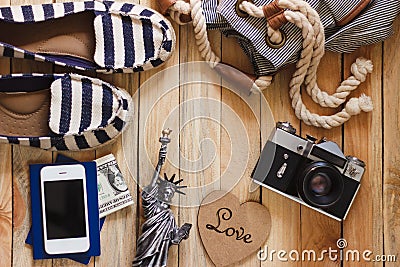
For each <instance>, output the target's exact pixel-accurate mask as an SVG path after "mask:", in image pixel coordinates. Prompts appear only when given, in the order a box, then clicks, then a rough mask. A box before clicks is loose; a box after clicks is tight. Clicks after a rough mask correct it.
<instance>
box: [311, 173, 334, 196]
mask: <svg viewBox="0 0 400 267" xmlns="http://www.w3.org/2000/svg"><path fill="white" fill-rule="evenodd" d="M310 187H311V190H312V191H313V192H314V193H315V194H316V195H318V196H325V195H327V194H328V193H329V192H330V191H331V187H332V182H331V179H330V178H329V176H327V175H326V174H324V173H317V174H316V175H314V176H313V177H312V178H311V180H310Z"/></svg>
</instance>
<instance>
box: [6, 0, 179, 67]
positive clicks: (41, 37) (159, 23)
mask: <svg viewBox="0 0 400 267" xmlns="http://www.w3.org/2000/svg"><path fill="white" fill-rule="evenodd" d="M174 47H175V32H174V30H173V28H172V26H171V25H170V23H169V22H168V20H166V19H165V18H164V17H163V16H162V15H160V14H159V13H157V12H156V11H154V10H152V9H150V8H147V7H143V6H140V5H136V4H128V3H121V2H118V3H117V2H112V1H103V2H100V1H85V2H67V3H55V4H42V5H27V6H11V7H1V8H0V56H1V55H2V56H6V57H15V58H26V59H34V60H38V61H46V62H51V63H55V64H57V65H61V66H67V67H73V68H76V69H79V70H95V71H98V72H104V73H111V72H124V73H129V72H137V71H143V70H148V69H151V68H154V67H157V66H159V65H161V64H162V63H163V62H165V61H166V60H168V58H169V57H170V56H171V53H172V52H173V50H174Z"/></svg>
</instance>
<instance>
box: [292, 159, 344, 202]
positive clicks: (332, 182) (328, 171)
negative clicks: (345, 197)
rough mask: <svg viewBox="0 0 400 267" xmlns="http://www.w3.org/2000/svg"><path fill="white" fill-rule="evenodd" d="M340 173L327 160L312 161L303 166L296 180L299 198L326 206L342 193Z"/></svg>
mask: <svg viewBox="0 0 400 267" xmlns="http://www.w3.org/2000/svg"><path fill="white" fill-rule="evenodd" d="M343 190H344V182H343V177H342V174H341V173H340V172H339V171H338V170H337V169H336V167H335V166H333V165H331V164H329V163H327V162H322V161H319V162H312V163H310V164H308V165H306V166H305V168H304V171H303V172H302V173H301V176H300V177H299V179H298V181H297V192H298V194H299V196H300V198H301V199H302V200H303V201H304V202H306V203H308V204H310V205H312V206H316V207H320V208H326V207H329V206H331V205H333V204H335V203H336V202H338V201H339V199H340V198H341V196H342V194H343Z"/></svg>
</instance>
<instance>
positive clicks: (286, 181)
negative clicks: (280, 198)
mask: <svg viewBox="0 0 400 267" xmlns="http://www.w3.org/2000/svg"><path fill="white" fill-rule="evenodd" d="M364 170H365V164H364V162H363V161H361V160H359V159H357V158H356V157H352V156H347V157H346V156H344V154H343V152H342V151H341V149H340V148H339V146H338V145H337V144H336V143H335V142H332V141H327V140H325V139H322V140H321V141H319V142H316V138H314V137H312V136H308V135H307V138H302V137H300V136H298V135H296V129H294V128H293V127H292V126H291V125H290V123H288V122H278V123H277V125H276V128H275V129H274V130H273V132H272V133H271V136H270V138H269V140H268V142H267V144H266V145H265V147H264V149H263V151H262V153H261V156H260V159H259V161H258V163H257V166H256V168H255V169H254V170H253V173H252V179H253V181H254V182H256V183H258V184H260V185H262V186H264V187H267V188H269V189H271V190H273V191H275V192H277V193H279V194H282V195H284V196H286V197H288V198H290V199H293V200H295V201H297V202H299V203H301V204H303V205H305V206H307V207H310V208H312V209H314V210H317V211H319V212H321V213H323V214H325V215H328V216H329V217H331V218H334V219H336V220H339V221H342V220H344V219H345V218H346V216H347V213H348V211H349V209H350V206H351V204H352V203H353V200H354V198H355V196H356V195H357V192H358V189H359V187H360V181H361V177H362V176H363V174H364Z"/></svg>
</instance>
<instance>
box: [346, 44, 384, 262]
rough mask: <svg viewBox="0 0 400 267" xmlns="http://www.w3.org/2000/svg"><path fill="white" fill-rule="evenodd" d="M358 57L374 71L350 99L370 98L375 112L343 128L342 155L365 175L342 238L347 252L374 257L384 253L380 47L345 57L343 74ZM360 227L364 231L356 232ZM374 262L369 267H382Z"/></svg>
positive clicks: (369, 47) (361, 115) (359, 117)
mask: <svg viewBox="0 0 400 267" xmlns="http://www.w3.org/2000/svg"><path fill="white" fill-rule="evenodd" d="M357 57H365V58H369V59H371V60H372V62H373V63H374V71H373V73H372V74H370V75H368V78H367V80H366V81H365V82H364V83H362V84H361V85H360V88H359V89H357V90H356V91H354V92H353V93H352V94H351V96H352V97H353V96H354V97H355V96H357V97H358V96H359V95H361V93H365V94H366V95H369V96H371V98H372V100H373V102H374V111H373V112H371V113H362V114H360V115H358V116H356V117H353V118H352V119H351V120H350V121H348V122H347V123H346V124H345V125H344V142H345V143H344V152H345V154H346V155H353V156H356V157H358V158H360V159H361V160H363V161H365V163H366V172H365V173H364V175H363V177H362V180H361V187H360V191H359V193H358V195H357V197H356V199H355V201H354V203H353V206H352V208H351V210H350V212H349V215H348V217H347V219H346V221H344V223H343V237H344V238H345V239H346V240H347V243H348V249H358V250H360V251H364V250H366V249H368V250H371V251H373V253H374V254H375V255H376V254H382V253H383V236H382V232H383V224H382V141H383V139H382V114H381V110H382V96H381V93H382V90H381V86H382V80H381V77H382V45H381V44H377V45H373V46H368V47H363V48H360V49H358V50H357V51H356V52H354V53H352V54H350V55H345V58H344V73H345V76H348V75H349V74H350V66H351V64H352V63H353V62H354V61H355V60H356V58H357ZM360 225H362V228H363V231H359V229H360ZM382 264H383V263H381V262H374V263H372V264H371V265H372V266H382ZM344 266H365V262H363V260H361V262H357V261H355V262H353V261H345V262H344Z"/></svg>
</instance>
